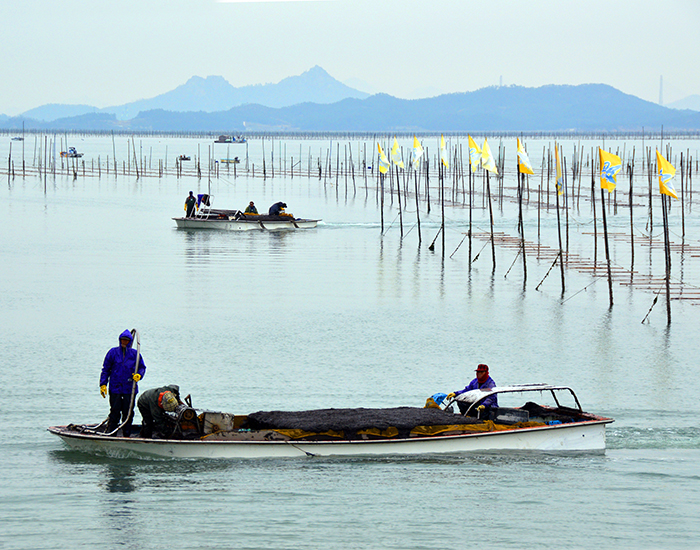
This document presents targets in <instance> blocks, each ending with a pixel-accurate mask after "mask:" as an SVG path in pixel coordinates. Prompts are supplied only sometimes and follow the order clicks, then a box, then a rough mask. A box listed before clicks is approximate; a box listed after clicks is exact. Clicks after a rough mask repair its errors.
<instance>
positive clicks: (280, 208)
mask: <svg viewBox="0 0 700 550" xmlns="http://www.w3.org/2000/svg"><path fill="white" fill-rule="evenodd" d="M285 208H287V205H286V204H285V203H283V202H276V203H275V204H273V205H272V206H271V207H270V210H269V211H268V214H269V215H270V216H279V215H280V214H282V213H284V209H285Z"/></svg>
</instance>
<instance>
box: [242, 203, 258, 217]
mask: <svg viewBox="0 0 700 550" xmlns="http://www.w3.org/2000/svg"><path fill="white" fill-rule="evenodd" d="M244 213H245V214H257V213H258V209H257V208H255V203H254V202H253V201H250V204H249V205H248V206H246V209H245V212H244Z"/></svg>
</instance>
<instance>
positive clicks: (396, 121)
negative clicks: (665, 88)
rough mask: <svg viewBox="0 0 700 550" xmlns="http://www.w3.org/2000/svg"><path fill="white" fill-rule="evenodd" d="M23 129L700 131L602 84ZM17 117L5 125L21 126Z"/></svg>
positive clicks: (673, 113)
mask: <svg viewBox="0 0 700 550" xmlns="http://www.w3.org/2000/svg"><path fill="white" fill-rule="evenodd" d="M26 122H27V129H30V128H31V129H42V130H43V129H61V130H81V129H88V128H89V129H103V130H111V129H115V130H126V131H134V132H138V131H153V132H178V131H202V132H212V133H227V134H232V133H242V132H246V131H247V132H255V131H273V132H377V133H379V132H416V133H418V132H425V133H439V132H462V133H464V132H473V133H479V132H598V131H599V132H611V131H641V130H642V128H647V129H648V130H649V131H653V130H660V129H661V126H662V125H663V127H664V130H665V131H667V132H670V131H700V112H695V111H690V110H683V111H681V110H676V109H669V108H667V107H663V106H661V105H658V104H656V103H652V102H649V101H644V100H642V99H639V98H638V97H635V96H632V95H628V94H624V93H622V92H620V91H619V90H616V89H615V88H613V87H611V86H608V85H605V84H583V85H580V86H554V85H551V86H542V87H540V88H525V87H522V86H501V87H495V86H494V87H490V88H482V89H480V90H476V91H474V92H465V93H456V94H445V95H441V96H437V97H432V98H427V99H414V100H406V99H398V98H395V97H392V96H389V95H386V94H377V95H373V96H370V97H368V98H366V99H355V98H347V99H343V100H342V101H338V102H336V103H331V104H318V103H309V102H307V103H300V104H295V105H291V106H287V107H279V108H273V107H268V106H264V105H259V104H246V105H240V106H237V107H233V108H231V109H228V110H226V111H218V112H204V111H199V112H193V111H186V112H174V111H166V110H164V109H153V110H148V111H142V112H140V113H139V114H138V115H137V116H136V117H134V118H132V119H130V120H128V121H119V120H117V118H116V117H115V116H114V115H113V114H108V113H94V114H86V115H83V116H82V117H71V118H64V119H59V120H56V121H54V122H51V123H38V122H37V123H34V122H30V121H26ZM21 124H22V119H21V118H19V117H15V118H13V119H9V120H8V121H6V122H5V123H4V124H3V125H4V126H5V127H7V128H17V127H21Z"/></svg>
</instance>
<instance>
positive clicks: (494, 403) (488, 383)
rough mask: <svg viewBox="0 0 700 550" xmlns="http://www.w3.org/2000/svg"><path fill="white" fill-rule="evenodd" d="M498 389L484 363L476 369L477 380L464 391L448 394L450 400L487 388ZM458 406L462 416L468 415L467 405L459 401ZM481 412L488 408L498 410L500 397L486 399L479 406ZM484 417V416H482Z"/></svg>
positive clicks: (491, 396) (492, 396)
mask: <svg viewBox="0 0 700 550" xmlns="http://www.w3.org/2000/svg"><path fill="white" fill-rule="evenodd" d="M495 387H496V382H494V380H493V378H491V377H490V376H489V366H488V365H484V364H483V363H482V364H481V365H479V366H478V367H476V378H474V380H472V381H471V382H469V385H468V386H466V387H465V388H464V389H463V390H457V391H455V392H452V393H449V394H447V397H448V399H452V398H453V397H455V396H457V395H460V394H462V393H465V392H468V391H472V390H483V389H487V388H495ZM457 405H458V406H459V410H460V411H461V413H462V414H466V412H467V409H468V408H469V406H468V405H467V404H466V403H462V402H461V401H457ZM478 408H479V412H482V411H484V409H487V408H498V397H497V396H496V394H494V395H490V396H489V397H487V398H486V399H484V400H483V401H482V402H481V405H479V407H478ZM482 417H483V415H482Z"/></svg>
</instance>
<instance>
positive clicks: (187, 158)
mask: <svg viewBox="0 0 700 550" xmlns="http://www.w3.org/2000/svg"><path fill="white" fill-rule="evenodd" d="M177 160H179V161H180V162H182V161H183V160H192V159H190V157H188V156H187V155H180V156H179V157H177Z"/></svg>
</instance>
